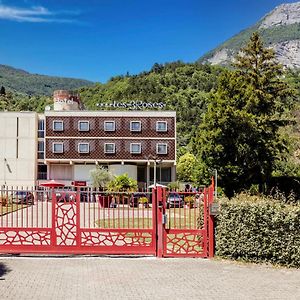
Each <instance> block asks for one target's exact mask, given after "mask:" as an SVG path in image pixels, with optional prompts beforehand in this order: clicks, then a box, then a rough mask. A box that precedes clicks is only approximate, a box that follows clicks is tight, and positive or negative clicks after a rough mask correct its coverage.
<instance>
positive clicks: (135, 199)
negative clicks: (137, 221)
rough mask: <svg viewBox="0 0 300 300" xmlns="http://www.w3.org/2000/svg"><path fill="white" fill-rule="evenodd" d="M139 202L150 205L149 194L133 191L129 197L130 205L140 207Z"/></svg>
mask: <svg viewBox="0 0 300 300" xmlns="http://www.w3.org/2000/svg"><path fill="white" fill-rule="evenodd" d="M146 199H147V200H146ZM139 204H144V206H145V207H148V205H149V195H147V194H145V193H133V194H132V195H131V197H130V199H129V206H130V207H138V206H139Z"/></svg>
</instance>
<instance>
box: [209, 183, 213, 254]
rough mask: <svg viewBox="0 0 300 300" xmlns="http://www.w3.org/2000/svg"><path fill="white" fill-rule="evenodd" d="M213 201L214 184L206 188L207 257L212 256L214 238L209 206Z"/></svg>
mask: <svg viewBox="0 0 300 300" xmlns="http://www.w3.org/2000/svg"><path fill="white" fill-rule="evenodd" d="M213 201H214V185H211V186H210V187H209V188H208V257H209V258H211V257H214V253H215V238H214V234H215V232H214V216H213V215H212V214H211V211H210V208H211V204H212V203H213Z"/></svg>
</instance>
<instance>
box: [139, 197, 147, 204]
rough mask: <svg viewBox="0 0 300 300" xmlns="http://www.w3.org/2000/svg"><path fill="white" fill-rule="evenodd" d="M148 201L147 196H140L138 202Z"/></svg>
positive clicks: (144, 202)
mask: <svg viewBox="0 0 300 300" xmlns="http://www.w3.org/2000/svg"><path fill="white" fill-rule="evenodd" d="M148 202H149V200H148V198H147V197H141V198H139V203H140V204H146V203H148Z"/></svg>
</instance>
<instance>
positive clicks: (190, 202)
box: [184, 196, 195, 206]
mask: <svg viewBox="0 0 300 300" xmlns="http://www.w3.org/2000/svg"><path fill="white" fill-rule="evenodd" d="M184 202H185V204H188V205H190V206H193V205H194V202H195V197H194V196H186V197H184Z"/></svg>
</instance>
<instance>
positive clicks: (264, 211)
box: [216, 194, 300, 267]
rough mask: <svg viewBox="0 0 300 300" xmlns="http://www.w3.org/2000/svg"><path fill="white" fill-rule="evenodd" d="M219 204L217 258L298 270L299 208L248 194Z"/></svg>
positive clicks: (299, 264) (299, 260)
mask: <svg viewBox="0 0 300 300" xmlns="http://www.w3.org/2000/svg"><path fill="white" fill-rule="evenodd" d="M220 204H221V210H220V214H219V215H218V217H217V220H216V254H217V255H219V256H221V257H227V258H231V259H243V260H247V261H253V262H271V263H275V264H280V265H285V266H291V267H300V205H296V204H294V205H291V204H285V203H282V202H280V201H276V200H274V199H273V198H270V197H263V196H251V195H249V194H240V195H238V196H236V197H234V198H232V199H231V200H228V199H221V200H220Z"/></svg>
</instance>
